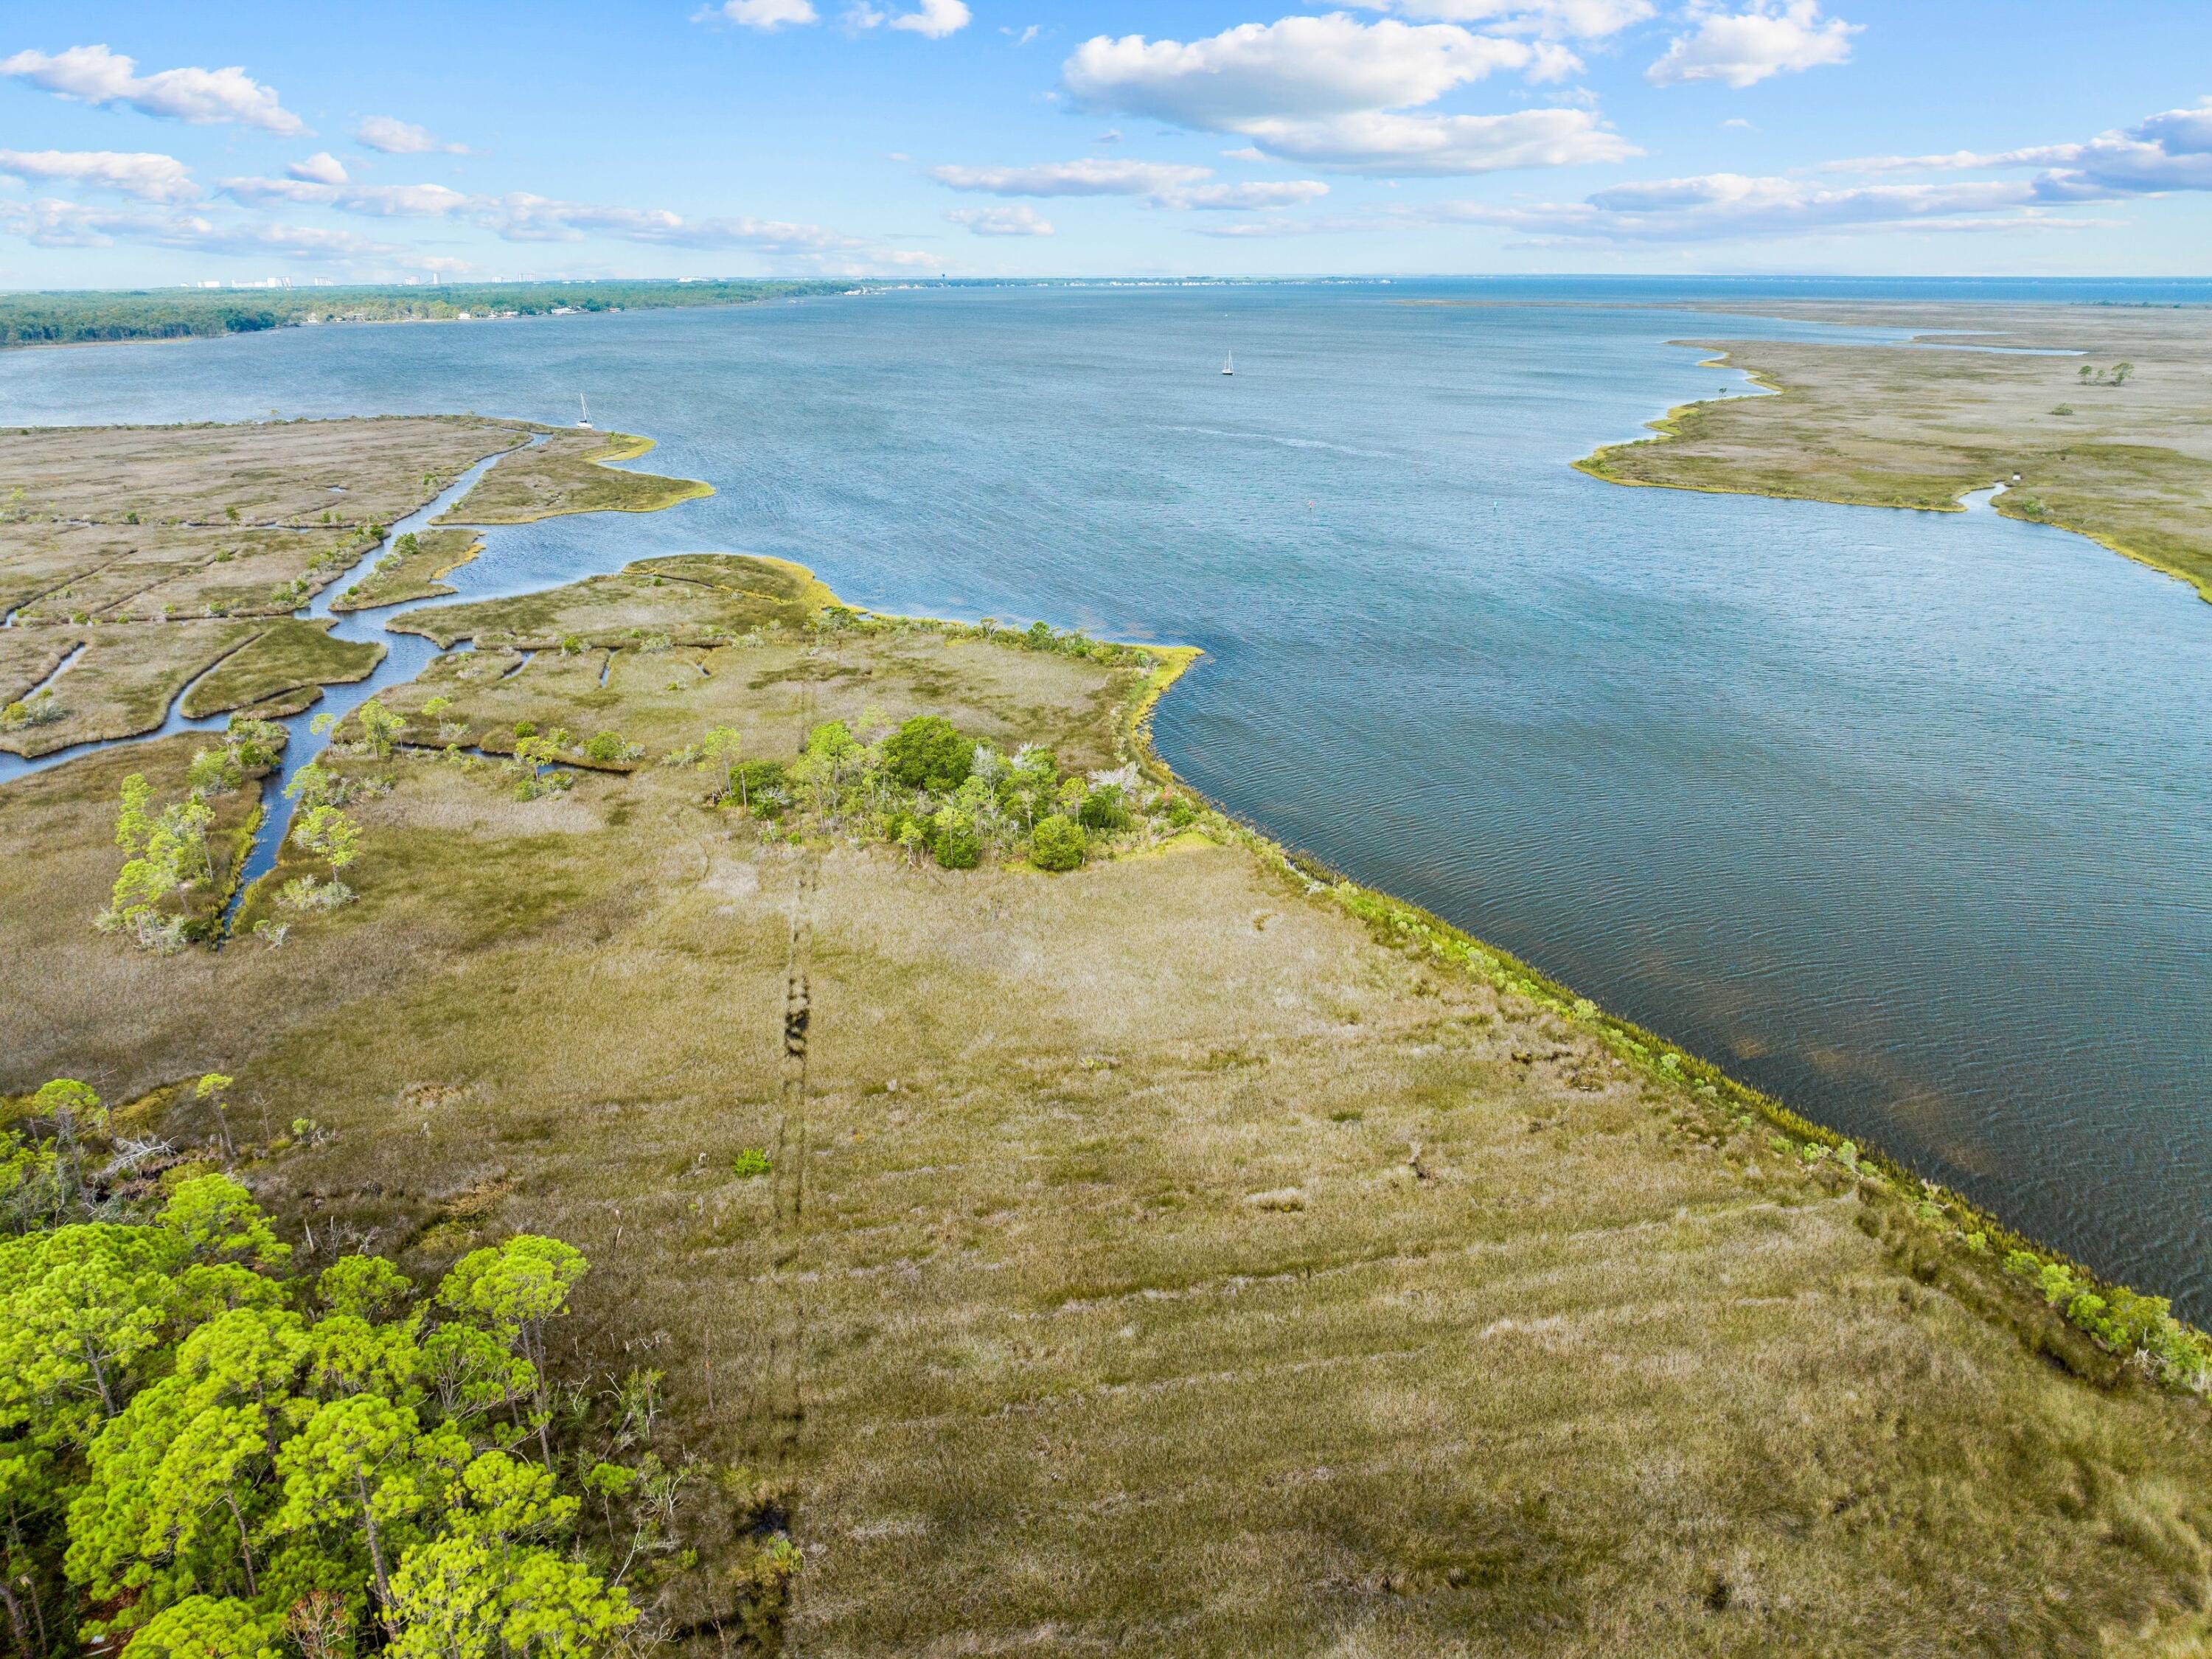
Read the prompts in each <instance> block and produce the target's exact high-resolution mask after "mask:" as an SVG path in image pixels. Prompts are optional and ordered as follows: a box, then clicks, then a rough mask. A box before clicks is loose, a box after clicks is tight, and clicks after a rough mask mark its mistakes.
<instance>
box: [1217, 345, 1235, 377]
mask: <svg viewBox="0 0 2212 1659" xmlns="http://www.w3.org/2000/svg"><path fill="white" fill-rule="evenodd" d="M1221 372H1222V373H1223V374H1235V373H1236V372H1237V354H1236V353H1235V352H1233V351H1232V352H1231V353H1230V354H1229V355H1228V356H1226V357H1224V358H1223V359H1222V360H1221Z"/></svg>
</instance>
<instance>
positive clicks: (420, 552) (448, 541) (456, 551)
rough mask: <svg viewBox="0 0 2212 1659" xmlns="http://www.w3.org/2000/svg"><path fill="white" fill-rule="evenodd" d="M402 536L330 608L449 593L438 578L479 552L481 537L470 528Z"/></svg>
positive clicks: (349, 608) (372, 605)
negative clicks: (410, 536) (397, 543)
mask: <svg viewBox="0 0 2212 1659" xmlns="http://www.w3.org/2000/svg"><path fill="white" fill-rule="evenodd" d="M412 533H413V541H412V544H411V546H410V544H409V538H408V537H406V536H402V537H401V538H399V545H398V546H397V547H395V548H394V549H393V550H392V551H391V552H389V553H387V554H386V555H384V556H382V557H381V558H380V559H378V560H377V562H376V563H375V564H374V566H372V567H371V568H369V569H368V571H367V572H366V573H365V574H363V575H362V578H361V580H358V581H356V582H355V583H353V584H352V585H351V586H349V587H348V588H347V589H346V591H345V592H343V593H341V594H340V595H339V596H338V597H337V599H333V600H331V610H333V611H369V610H374V609H375V608H376V607H377V606H379V605H404V604H406V603H408V602H410V601H411V600H415V599H437V598H440V597H441V596H442V595H444V594H447V593H451V592H453V591H454V590H453V586H452V585H451V584H449V583H447V582H445V581H442V580H440V578H441V577H443V576H446V575H448V574H451V573H453V571H456V570H458V569H459V568H461V567H462V566H463V565H465V564H466V563H468V562H470V561H471V560H472V559H474V558H475V557H476V556H477V554H479V553H481V552H483V545H484V544H483V537H481V536H479V535H477V533H476V532H474V531H472V530H424V531H420V532H412Z"/></svg>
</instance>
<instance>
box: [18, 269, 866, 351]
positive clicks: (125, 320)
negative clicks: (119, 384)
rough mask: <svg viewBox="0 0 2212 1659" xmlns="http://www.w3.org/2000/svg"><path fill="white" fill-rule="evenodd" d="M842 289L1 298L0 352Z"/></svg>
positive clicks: (509, 289) (770, 286)
mask: <svg viewBox="0 0 2212 1659" xmlns="http://www.w3.org/2000/svg"><path fill="white" fill-rule="evenodd" d="M851 286H852V284H851V283H845V282H814V283H753V282H711V283H689V282H684V283H679V282H600V283H445V284H441V285H440V286H438V287H435V288H419V287H418V288H402V287H384V288H370V287H362V288H301V289H246V290H240V289H137V290H125V291H103V290H88V291H84V292H77V293H52V294H0V346H23V345H76V344H82V343H87V342H90V341H97V340H167V339H176V338H181V337H185V336H189V335H207V334H250V333H253V332H256V331H258V330H261V329H264V328H289V327H294V326H296V325H300V324H303V323H388V322H403V321H408V320H431V319H450V318H456V317H459V316H460V315H461V314H462V313H470V314H471V315H474V316H479V317H481V316H487V315H495V314H504V313H520V314H524V315H533V314H542V313H547V312H551V311H556V310H560V309H562V308H564V307H565V308H567V309H569V310H574V311H617V310H629V311H643V310H649V309H653V308H657V307H667V306H726V305H749V304H751V303H753V302H754V301H760V300H775V299H783V298H787V297H796V296H799V295H810V294H836V293H841V292H842V291H844V290H845V289H848V288H850V287H851Z"/></svg>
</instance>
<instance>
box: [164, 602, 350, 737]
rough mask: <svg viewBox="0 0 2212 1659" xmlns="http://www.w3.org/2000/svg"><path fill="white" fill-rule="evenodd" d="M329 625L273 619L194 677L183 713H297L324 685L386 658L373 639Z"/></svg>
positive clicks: (346, 681) (342, 681) (344, 679)
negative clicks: (334, 633) (343, 634)
mask: <svg viewBox="0 0 2212 1659" xmlns="http://www.w3.org/2000/svg"><path fill="white" fill-rule="evenodd" d="M330 629H331V624H330V623H326V622H308V621H307V620H305V619H304V618H292V617H288V618H286V619H285V620H284V621H283V622H279V623H274V624H272V625H271V626H270V628H269V629H266V630H265V631H264V632H263V633H262V634H261V635H258V637H257V638H255V639H254V640H253V641H252V643H250V644H248V645H246V646H244V647H240V649H239V650H237V651H234V652H233V653H231V654H230V655H229V656H228V657H225V658H224V659H222V661H221V662H220V663H218V664H216V666H215V667H214V668H212V669H210V670H209V671H208V672H207V673H206V674H204V675H203V676H202V677H201V678H199V679H197V680H196V681H195V682H193V684H192V686H191V690H189V691H188V692H186V694H185V698H184V702H183V713H184V714H185V716H186V717H187V718H188V719H192V720H197V719H198V718H199V717H200V716H202V715H204V714H227V713H228V712H229V711H230V710H231V709H234V708H248V707H252V708H255V709H256V710H257V711H258V712H259V713H262V714H273V713H276V712H277V711H278V710H279V709H281V710H282V712H283V713H285V714H296V713H298V712H299V711H300V710H301V709H302V708H306V707H307V705H308V704H309V703H311V702H313V701H314V700H315V699H316V698H318V697H319V696H322V688H323V687H324V686H325V685H344V684H351V683H352V682H353V681H356V680H365V679H367V678H368V677H369V675H370V674H372V673H374V671H375V670H376V665H377V664H379V663H380V662H382V661H383V660H384V649H385V648H384V647H382V646H380V645H378V644H376V643H374V641H350V640H340V639H333V638H332V637H331V632H330Z"/></svg>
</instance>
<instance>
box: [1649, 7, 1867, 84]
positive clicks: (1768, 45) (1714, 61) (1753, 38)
mask: <svg viewBox="0 0 2212 1659" xmlns="http://www.w3.org/2000/svg"><path fill="white" fill-rule="evenodd" d="M1689 20H1690V21H1691V23H1692V25H1693V27H1692V29H1691V31H1690V33H1687V34H1678V35H1676V36H1675V37H1674V40H1673V41H1672V42H1671V43H1670V44H1669V45H1668V47H1667V53H1666V56H1664V57H1663V58H1660V59H1659V61H1658V62H1657V63H1656V64H1652V65H1651V67H1650V69H1648V70H1645V71H1644V75H1645V77H1646V78H1647V79H1649V80H1650V82H1652V83H1653V84H1654V85H1656V86H1662V87H1671V86H1678V85H1680V83H1682V82H1685V81H1725V82H1728V84H1729V85H1730V86H1732V87H1748V86H1753V85H1755V84H1756V83H1757V82H1761V81H1764V80H1765V79H1766V78H1767V76H1771V75H1779V74H1781V73H1782V72H1783V71H1784V70H1808V69H1817V68H1818V67H1820V65H1821V64H1841V63H1846V62H1848V61H1849V60H1850V55H1851V36H1853V35H1854V34H1857V33H1858V32H1859V30H1860V28H1861V27H1863V26H1862V25H1860V24H1857V23H1846V22H1844V21H1843V20H1842V19H1841V18H1839V17H1823V16H1821V15H1820V0H1752V3H1751V4H1750V5H1749V6H1748V7H1747V8H1746V9H1744V10H1742V11H1740V12H1731V11H1725V10H1723V9H1720V8H1719V7H1717V6H1715V5H1712V4H1710V3H1693V4H1692V6H1691V8H1690V11H1689Z"/></svg>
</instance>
